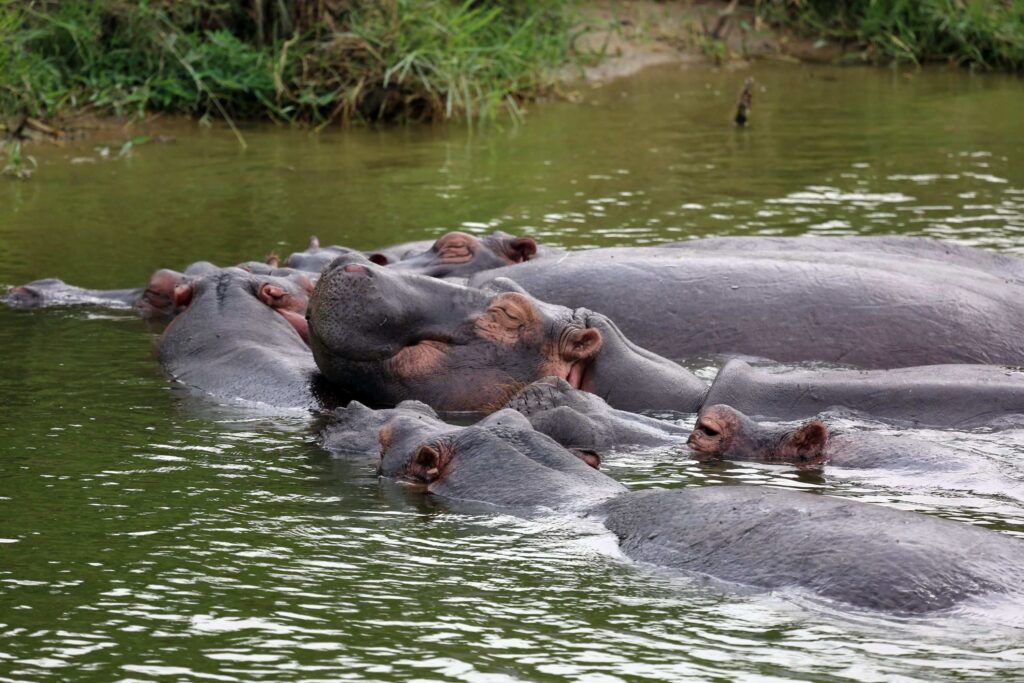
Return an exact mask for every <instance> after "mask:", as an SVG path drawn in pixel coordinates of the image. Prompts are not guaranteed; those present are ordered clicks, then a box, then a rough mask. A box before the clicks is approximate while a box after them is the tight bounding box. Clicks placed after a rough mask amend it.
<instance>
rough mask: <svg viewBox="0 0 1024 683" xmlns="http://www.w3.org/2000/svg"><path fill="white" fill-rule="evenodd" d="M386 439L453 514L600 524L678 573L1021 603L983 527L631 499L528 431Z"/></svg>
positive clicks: (815, 506)
mask: <svg viewBox="0 0 1024 683" xmlns="http://www.w3.org/2000/svg"><path fill="white" fill-rule="evenodd" d="M502 412H506V411H502ZM508 412H511V411H508ZM379 441H380V448H381V456H380V465H379V472H380V474H381V475H382V476H385V477H389V478H392V479H396V480H399V481H402V482H404V483H406V484H408V485H410V486H413V487H416V488H419V489H421V490H424V491H426V492H429V493H431V494H433V495H435V496H438V497H440V498H442V499H444V500H445V501H447V502H449V504H470V505H474V506H479V505H482V504H483V505H491V506H497V507H499V508H502V509H511V510H513V511H518V512H525V511H530V510H537V509H543V510H550V509H554V510H557V511H561V512H568V513H574V514H583V515H587V516H589V517H590V518H593V519H595V520H599V521H601V522H603V523H604V525H605V526H607V528H608V529H610V530H611V531H612V533H613V534H615V536H616V537H617V538H618V540H619V547H620V548H621V550H622V552H623V553H624V554H625V555H626V556H628V557H630V558H632V559H634V560H637V561H641V562H645V563H650V564H653V565H656V566H660V567H665V568H668V569H674V570H680V571H684V572H687V573H691V574H697V575H701V576H709V577H712V578H714V579H718V580H722V581H727V582H731V583H735V584H741V585H746V586H752V587H755V588H759V589H765V590H791V589H795V590H800V591H803V592H809V593H811V594H812V595H814V596H817V597H818V598H824V599H827V600H832V601H836V602H840V603H845V604H847V605H851V606H853V607H856V608H862V609H867V610H875V611H881V612H886V613H891V614H900V615H910V614H915V615H916V614H925V613H929V612H936V611H941V610H948V609H950V608H953V607H955V606H957V605H958V604H960V603H961V602H963V601H965V600H968V599H970V598H973V597H980V596H985V595H993V594H1001V595H1004V596H1005V595H1012V596H1013V597H1014V599H1017V600H1019V599H1020V597H1021V589H1022V585H1021V584H1022V579H1021V577H1020V573H1019V572H1015V571H1011V570H1008V568H1010V567H1018V566H1021V563H1022V562H1024V543H1021V542H1020V541H1018V540H1016V539H1014V538H1011V537H1009V536H1004V535H1001V534H999V533H997V532H994V531H990V530H987V529H983V528H980V527H973V526H970V525H965V524H962V523H958V522H951V521H947V520H942V519H937V518H934V517H928V516H925V515H921V514H918V513H913V512H906V511H901V510H894V509H891V508H886V507H881V506H876V505H871V504H867V503H860V502H855V501H851V500H845V499H841V498H833V497H830V496H821V495H816V494H811V493H803V492H790V491H782V490H775V489H769V488H765V487H757V486H712V487H696V488H686V489H680V490H673V491H667V490H660V489H654V490H644V491H636V492H628V491H627V490H626V489H625V487H623V486H622V485H621V484H619V483H617V482H615V481H614V480H612V479H611V478H609V477H607V476H605V475H604V474H602V473H601V472H599V471H597V470H595V469H593V468H592V467H589V466H587V464H586V463H585V462H583V461H581V460H580V459H579V458H578V457H576V456H574V455H573V454H572V453H570V452H568V451H566V450H565V449H563V448H561V447H560V446H559V445H558V444H557V443H556V442H555V441H554V440H552V439H550V438H548V437H546V436H544V435H542V434H539V433H537V432H533V431H532V430H529V429H527V428H525V427H523V428H519V427H516V426H514V425H499V426H493V425H487V424H481V425H475V426H471V427H464V428H453V427H452V426H451V425H446V424H444V423H438V422H437V421H435V420H431V419H429V418H424V417H423V416H422V415H420V416H413V417H412V418H409V417H407V416H398V417H396V418H395V419H392V420H391V421H390V422H388V423H387V424H386V425H385V426H384V427H383V429H382V430H381V433H380V435H379Z"/></svg>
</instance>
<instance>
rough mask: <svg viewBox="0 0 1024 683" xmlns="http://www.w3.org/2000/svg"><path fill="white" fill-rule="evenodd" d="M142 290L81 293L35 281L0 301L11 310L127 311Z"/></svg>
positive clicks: (58, 282)
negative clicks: (85, 308)
mask: <svg viewBox="0 0 1024 683" xmlns="http://www.w3.org/2000/svg"><path fill="white" fill-rule="evenodd" d="M142 293H143V289H142V288H134V289H84V288H82V287H75V286H74V285H69V284H68V283H66V282H64V281H63V280H58V279H57V278H47V279H45V280H35V281H33V282H29V283H28V284H25V285H19V286H17V287H11V288H10V289H9V290H8V291H7V293H6V294H4V296H3V297H2V300H3V302H4V303H6V304H7V305H8V306H11V307H13V308H44V307H47V306H101V307H105V308H131V307H132V306H134V305H135V302H136V301H138V299H139V297H140V296H141V295H142Z"/></svg>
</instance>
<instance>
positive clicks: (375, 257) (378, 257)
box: [366, 252, 391, 266]
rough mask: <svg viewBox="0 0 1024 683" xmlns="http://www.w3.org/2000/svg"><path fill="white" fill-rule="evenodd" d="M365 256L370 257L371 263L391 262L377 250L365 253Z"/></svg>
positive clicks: (381, 264) (383, 263)
mask: <svg viewBox="0 0 1024 683" xmlns="http://www.w3.org/2000/svg"><path fill="white" fill-rule="evenodd" d="M366 258H368V259H370V262H371V263H376V264H377V265H378V266H386V265H388V264H389V263H391V261H389V260H388V257H387V256H385V255H384V254H381V253H378V252H374V253H372V254H367V255H366Z"/></svg>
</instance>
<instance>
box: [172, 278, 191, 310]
mask: <svg viewBox="0 0 1024 683" xmlns="http://www.w3.org/2000/svg"><path fill="white" fill-rule="evenodd" d="M190 303H192V283H185V284H180V285H175V286H174V307H175V308H185V307H186V306H188V305H189V304H190Z"/></svg>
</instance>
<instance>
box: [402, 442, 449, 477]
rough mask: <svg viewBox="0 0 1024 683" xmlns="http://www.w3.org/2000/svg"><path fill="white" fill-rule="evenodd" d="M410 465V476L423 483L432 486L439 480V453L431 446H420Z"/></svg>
mask: <svg viewBox="0 0 1024 683" xmlns="http://www.w3.org/2000/svg"><path fill="white" fill-rule="evenodd" d="M410 464H411V467H410V468H409V469H410V474H412V475H413V476H414V477H416V478H417V479H419V480H420V481H422V482H424V483H427V484H432V483H433V482H435V481H437V480H438V479H440V478H441V467H442V465H443V462H442V457H441V451H439V450H438V449H436V448H434V447H433V446H420V449H419V450H418V451H416V455H414V456H413V459H412V463H410Z"/></svg>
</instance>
